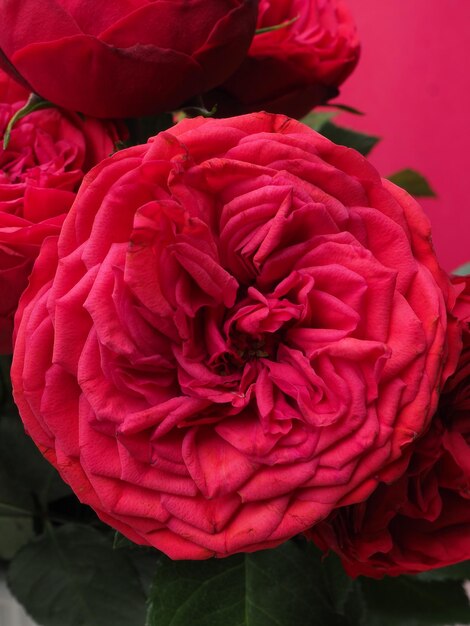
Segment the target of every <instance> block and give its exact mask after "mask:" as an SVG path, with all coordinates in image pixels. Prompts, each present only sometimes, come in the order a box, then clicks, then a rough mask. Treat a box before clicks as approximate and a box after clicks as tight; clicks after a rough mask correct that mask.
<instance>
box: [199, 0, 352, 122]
mask: <svg viewBox="0 0 470 626" xmlns="http://www.w3.org/2000/svg"><path fill="white" fill-rule="evenodd" d="M282 24H285V25H284V26H283V27H282V28H278V29H275V30H271V31H268V32H262V33H259V34H257V35H256V36H255V38H254V39H253V43H252V44H251V47H250V49H249V51H248V55H247V57H246V59H245V60H244V61H243V63H242V65H241V66H240V67H239V69H238V70H237V71H236V72H235V73H234V74H233V75H232V76H231V77H230V78H229V79H228V80H227V81H225V83H224V84H223V85H222V86H221V87H220V88H217V89H215V90H214V91H213V92H212V93H210V94H208V96H207V103H208V105H209V106H212V105H214V104H216V105H217V111H218V114H219V115H238V114H240V113H249V112H251V111H260V110H265V111H271V112H273V113H285V114H286V115H290V116H291V117H297V118H300V117H303V116H304V115H306V114H307V113H308V112H309V111H310V110H311V109H312V108H313V107H314V106H317V105H319V104H322V103H324V102H326V101H327V100H329V99H330V98H333V97H334V96H336V95H338V87H339V86H340V85H341V83H343V82H344V80H346V78H347V77H348V76H349V75H350V74H351V72H352V71H353V70H354V68H355V67H356V65H357V62H358V60H359V49H360V47H359V39H358V37H357V33H356V26H355V24H354V21H353V18H352V16H351V14H350V13H349V10H348V9H347V6H346V4H345V3H344V2H343V0H260V3H259V14H258V25H257V28H258V29H261V30H262V29H266V28H272V27H277V26H280V25H282Z"/></svg>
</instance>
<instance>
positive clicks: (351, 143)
mask: <svg viewBox="0 0 470 626" xmlns="http://www.w3.org/2000/svg"><path fill="white" fill-rule="evenodd" d="M320 132H321V134H322V135H324V136H325V137H327V138H328V139H330V140H331V141H334V142H335V143H337V144H339V145H340V146H346V147H348V148H354V150H357V151H358V152H360V153H361V154H362V155H364V156H367V155H368V154H369V152H370V151H371V150H372V148H373V147H374V146H375V145H376V144H377V143H378V142H379V141H380V137H375V136H374V135H366V134H365V133H360V132H358V131H356V130H352V128H345V127H344V126H337V125H336V124H333V122H330V121H328V122H326V123H325V124H323V125H322V127H321V129H320Z"/></svg>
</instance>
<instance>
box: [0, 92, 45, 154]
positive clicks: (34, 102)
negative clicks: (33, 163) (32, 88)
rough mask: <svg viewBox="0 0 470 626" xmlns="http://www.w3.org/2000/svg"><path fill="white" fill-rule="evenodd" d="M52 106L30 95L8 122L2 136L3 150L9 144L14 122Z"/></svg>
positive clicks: (38, 97)
mask: <svg viewBox="0 0 470 626" xmlns="http://www.w3.org/2000/svg"><path fill="white" fill-rule="evenodd" d="M54 106H55V105H54V104H52V102H49V101H48V100H44V99H43V98H41V97H40V96H38V95H37V94H35V93H32V94H31V95H30V96H29V99H28V101H27V102H26V104H25V105H24V106H23V107H22V108H21V109H19V110H18V111H17V112H16V113H15V114H14V115H13V117H12V118H11V119H10V121H9V122H8V125H7V127H6V129H5V134H4V135H3V149H4V150H6V149H7V148H8V144H9V143H10V138H11V131H12V130H13V127H14V125H15V124H16V122H19V120H20V119H22V118H23V117H25V116H26V115H29V114H30V113H34V111H39V110H40V109H50V108H52V107H54Z"/></svg>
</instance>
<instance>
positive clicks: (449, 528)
mask: <svg viewBox="0 0 470 626" xmlns="http://www.w3.org/2000/svg"><path fill="white" fill-rule="evenodd" d="M455 282H456V283H457V284H459V283H461V282H462V280H461V279H457V280H456V281H455ZM454 312H455V313H456V314H457V315H458V316H459V318H460V320H461V322H462V325H463V350H462V353H461V355H460V359H459V364H458V367H457V371H456V372H455V374H454V375H453V376H452V377H451V378H449V380H448V381H447V384H446V385H445V387H444V390H443V393H442V396H441V399H440V402H439V407H438V410H437V413H436V415H435V417H434V419H433V421H432V423H431V427H430V428H429V430H428V431H427V432H426V433H425V434H424V436H423V437H421V438H420V439H418V440H417V441H416V444H415V446H414V447H413V448H412V449H411V450H410V452H412V454H411V459H410V463H409V466H408V468H407V470H406V472H405V474H404V475H403V476H402V477H401V478H400V479H399V480H398V481H396V482H394V483H393V484H389V485H386V484H381V485H380V486H379V487H378V489H377V490H376V491H375V492H374V493H373V494H372V496H371V497H370V498H369V499H368V500H367V501H366V502H363V503H361V504H357V505H355V506H351V507H347V508H345V509H340V510H339V511H338V512H337V513H334V514H333V515H332V516H331V518H330V519H329V520H328V521H326V522H323V523H321V524H319V525H318V526H316V527H315V528H314V529H313V530H312V533H311V536H312V538H313V540H314V541H315V542H316V543H317V544H318V545H319V546H320V547H321V548H323V549H324V550H328V549H332V550H334V551H335V552H337V553H338V554H339V555H340V557H341V559H342V561H343V565H344V567H345V569H346V571H347V572H348V574H349V575H350V576H359V575H364V576H371V577H373V578H381V577H382V576H384V575H385V574H388V575H392V576H397V575H399V574H416V573H418V572H423V571H426V570H430V569H433V568H436V567H445V566H447V565H453V564H455V563H459V562H460V561H465V560H467V559H470V277H467V278H466V288H465V292H464V293H463V294H462V296H461V297H460V299H459V301H458V305H457V307H456V308H455V310H454Z"/></svg>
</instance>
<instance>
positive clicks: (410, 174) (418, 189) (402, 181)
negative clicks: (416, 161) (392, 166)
mask: <svg viewBox="0 0 470 626" xmlns="http://www.w3.org/2000/svg"><path fill="white" fill-rule="evenodd" d="M388 180H390V181H392V183H395V185H398V186H399V187H401V188H402V189H404V190H405V191H407V192H408V193H410V194H411V195H413V196H418V197H420V198H435V197H436V194H435V193H434V191H433V190H432V189H431V186H430V184H429V183H428V181H427V180H426V179H425V178H424V176H423V175H422V174H420V173H419V172H417V171H416V170H412V169H410V168H407V169H404V170H400V171H399V172H396V173H395V174H392V175H391V176H389V177H388Z"/></svg>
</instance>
